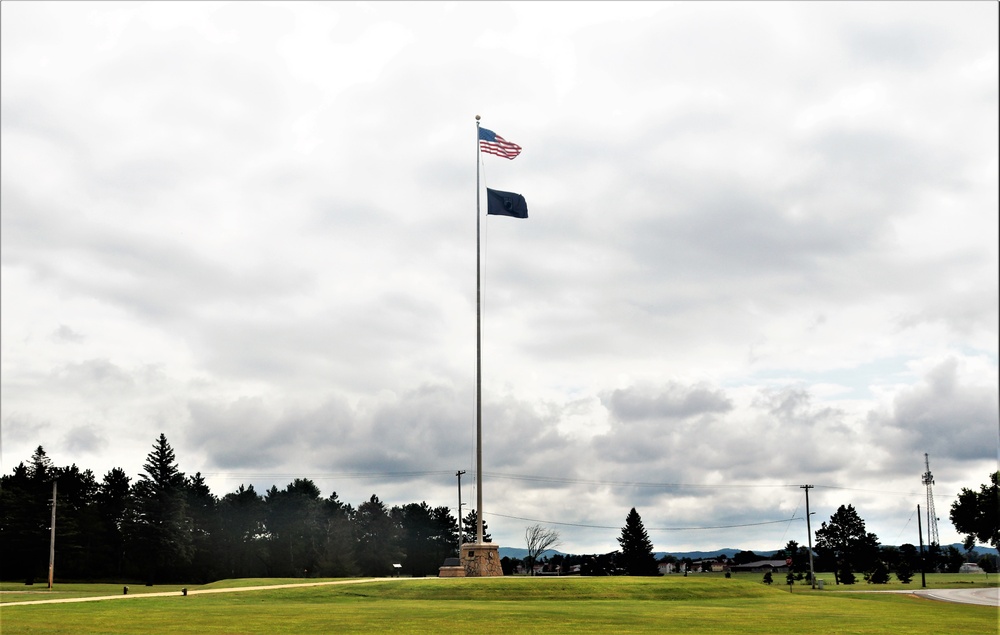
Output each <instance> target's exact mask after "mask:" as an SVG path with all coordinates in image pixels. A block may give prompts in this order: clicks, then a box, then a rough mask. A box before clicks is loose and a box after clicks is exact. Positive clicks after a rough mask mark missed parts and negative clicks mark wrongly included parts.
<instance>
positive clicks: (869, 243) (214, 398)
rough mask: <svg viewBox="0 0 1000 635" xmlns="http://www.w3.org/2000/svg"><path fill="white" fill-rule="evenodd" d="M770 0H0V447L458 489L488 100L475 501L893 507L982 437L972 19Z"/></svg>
mask: <svg viewBox="0 0 1000 635" xmlns="http://www.w3.org/2000/svg"><path fill="white" fill-rule="evenodd" d="M762 6H763V5H760V6H758V5H747V6H743V5H740V6H734V7H732V10H731V11H727V12H725V15H720V14H719V12H718V11H714V9H712V8H711V7H710V8H709V9H708V10H705V9H704V8H702V7H699V6H696V5H690V6H689V5H660V4H656V3H636V4H627V3H626V4H622V3H618V4H615V5H614V6H612V5H611V4H610V3H583V4H581V5H580V6H579V7H577V8H576V10H574V11H573V12H570V13H567V12H565V11H564V10H562V9H561V8H556V7H554V5H553V6H550V5H548V4H546V3H534V4H532V3H525V4H520V3H511V4H491V5H488V6H484V7H479V6H476V7H473V6H466V5H463V4H457V5H447V4H436V3H431V4H422V5H412V6H411V5H391V6H389V5H386V6H381V5H379V6H371V7H369V6H360V5H358V6H355V5H349V4H343V3H315V4H308V3H307V4H296V5H264V4H248V5H232V6H229V5H227V6H205V5H199V4H195V3H181V4H176V5H173V4H172V5H166V4H163V5H160V4H155V3H154V4H148V5H147V4H143V5H125V4H122V5H107V6H105V5H92V4H85V3H83V4H74V5H72V6H66V7H59V8H58V9H56V8H54V7H53V6H50V5H46V4H44V3H41V4H39V3H14V4H5V5H4V20H3V21H2V23H0V29H2V38H0V41H2V55H0V65H2V68H0V70H2V76H3V91H2V100H0V119H2V124H0V127H2V133H3V139H4V143H3V147H2V153H3V156H2V165H3V170H2V173H0V190H2V191H0V193H2V202H3V214H2V215H0V241H2V251H0V254H2V255H0V276H2V284H0V294H2V301H0V310H2V313H3V329H4V337H3V351H2V352H3V361H4V369H3V373H2V376H0V383H2V386H0V388H2V392H3V395H4V398H3V400H2V402H0V409H2V413H0V421H2V423H3V440H4V442H5V444H4V447H3V451H4V457H3V458H4V460H5V465H11V464H12V463H16V461H17V460H26V459H27V457H29V456H30V454H31V452H32V451H33V450H34V448H35V447H36V446H37V445H38V444H40V443H41V444H43V445H45V447H46V449H47V450H49V452H50V455H52V456H53V459H54V460H55V461H56V462H57V463H70V462H76V463H77V464H79V465H80V466H81V467H90V468H92V469H94V471H95V473H103V472H104V471H106V470H107V469H110V468H111V467H116V466H122V467H124V468H125V469H126V470H127V471H129V472H130V473H131V474H135V473H137V472H138V470H140V469H141V464H142V462H143V457H144V456H145V454H146V453H147V452H148V451H149V448H150V443H151V442H152V441H153V440H154V439H155V438H156V436H157V435H158V434H159V433H160V432H164V433H166V434H167V436H168V438H169V439H170V441H171V443H173V444H174V446H175V448H176V450H177V452H178V457H179V460H180V462H181V468H182V469H183V470H185V471H188V472H194V471H202V472H203V473H206V474H208V475H209V476H208V478H209V479H210V483H212V487H213V490H216V489H218V492H217V493H220V494H222V493H225V492H226V491H230V489H229V488H233V489H234V488H235V487H236V486H237V485H239V484H240V483H242V482H246V481H251V482H253V483H254V484H255V486H257V487H259V488H261V489H266V488H268V487H270V486H271V485H273V484H275V482H276V481H278V485H279V486H280V485H283V483H281V482H280V481H281V480H282V479H287V480H288V481H290V480H291V478H294V477H295V476H308V477H311V478H316V479H317V482H318V483H319V484H320V486H321V487H322V488H323V490H324V492H327V493H328V492H329V491H330V490H331V489H336V490H337V491H338V492H340V493H341V494H342V495H343V497H344V498H345V500H349V501H355V502H360V501H362V500H366V499H367V497H368V496H370V495H371V494H372V493H377V494H378V495H379V496H380V497H382V498H383V500H387V501H389V502H390V503H393V504H394V503H397V502H400V503H403V502H411V501H415V500H428V501H429V502H433V503H434V504H454V503H453V502H452V499H453V498H454V495H455V491H454V487H455V482H454V476H453V474H454V471H455V470H459V469H466V470H469V476H468V477H467V478H468V479H471V478H472V473H471V470H470V467H471V465H472V464H473V462H474V459H473V457H474V453H473V449H474V424H475V402H474V394H475V311H476V298H475V245H474V240H475V221H476V219H475V201H476V191H475V178H476V175H475V171H476V165H475V164H474V160H475V155H474V154H473V152H474V150H475V139H474V120H473V119H472V117H473V116H474V115H476V114H480V115H482V116H483V120H482V123H483V125H485V126H486V127H488V128H490V129H493V130H495V131H496V132H498V133H500V134H501V135H503V136H505V137H506V138H508V139H510V140H512V141H514V142H516V143H519V144H521V145H522V146H523V148H524V151H523V153H522V154H521V156H519V157H518V158H517V159H516V160H514V161H506V160H504V159H498V158H496V157H484V158H483V162H482V165H481V168H482V171H481V172H480V177H481V184H485V185H487V186H489V187H493V188H499V189H509V190H513V191H518V192H520V193H522V194H524V195H525V196H526V198H527V201H528V205H529V209H530V210H531V217H530V218H529V219H528V220H527V221H516V220H513V219H509V218H496V217H491V218H487V219H485V222H484V224H483V235H484V238H485V240H484V243H483V247H484V249H483V255H484V262H485V266H484V271H483V273H484V278H483V283H484V289H485V295H484V302H483V308H484V348H483V352H484V373H483V422H484V436H485V444H486V447H485V448H484V450H485V451H484V454H485V456H484V464H485V466H484V471H485V472H487V474H488V475H489V476H490V477H491V478H488V479H487V484H486V485H485V488H486V491H485V494H486V499H487V503H486V504H487V507H489V508H491V509H493V510H494V511H496V513H498V514H507V515H508V516H516V517H518V518H534V519H541V520H553V521H555V520H558V521H564V522H570V523H574V522H575V523H576V524H578V525H588V524H593V525H607V524H615V523H621V522H622V519H623V518H624V514H625V513H627V511H628V509H629V508H630V507H631V506H632V505H637V506H640V507H641V508H642V509H641V511H642V512H643V518H644V520H647V526H654V527H671V526H677V525H679V524H684V525H686V526H698V525H707V524H718V525H722V524H741V523H743V524H747V525H748V526H746V527H741V528H736V529H732V530H725V531H721V532H720V533H705V532H695V534H697V535H695V534H692V533H690V532H689V533H686V534H685V533H683V532H682V533H674V534H670V533H669V532H661V533H660V534H658V535H657V538H656V539H657V540H663V541H665V542H668V543H669V544H670V545H671V546H672V547H681V546H683V545H689V546H691V547H692V548H694V547H696V546H698V547H704V548H716V547H720V546H722V545H727V546H730V545H731V546H746V547H757V548H776V547H778V546H780V544H775V543H776V542H777V541H778V540H779V539H780V538H783V537H784V533H785V532H793V531H799V530H798V529H796V528H795V527H794V525H780V524H779V525H765V526H757V525H752V526H750V524H751V523H756V522H759V521H762V520H765V521H770V520H773V519H775V518H790V517H791V516H792V515H793V513H794V512H795V511H796V509H797V507H801V504H802V495H803V493H802V491H801V490H800V489H799V487H798V486H799V485H800V484H802V483H807V482H808V483H813V484H816V485H817V490H816V491H815V492H814V494H815V496H816V501H815V505H816V506H817V509H819V510H820V513H825V512H824V511H823V510H824V506H831V507H832V509H835V508H836V506H837V505H839V504H842V503H844V502H854V503H856V504H857V506H858V507H859V509H863V510H864V513H865V514H866V519H868V517H869V516H870V518H871V526H872V528H873V529H875V530H876V531H879V532H881V533H880V535H881V534H882V533H885V532H886V531H888V532H889V533H890V534H891V533H895V534H899V531H900V529H901V525H902V524H903V523H905V522H906V518H908V517H909V515H910V513H911V510H910V501H909V499H908V497H909V496H910V494H915V495H917V497H918V499H919V496H920V495H922V492H921V491H920V482H919V474H920V472H921V471H922V469H923V465H922V458H923V453H924V452H928V453H930V454H931V459H932V461H933V463H934V465H935V468H934V469H935V473H936V474H939V475H940V476H939V477H938V479H939V480H938V482H939V484H940V487H941V488H942V490H941V491H942V492H951V491H957V490H958V489H959V488H960V487H962V486H974V485H975V483H977V482H978V481H977V480H976V479H980V480H981V479H982V475H983V474H985V473H986V471H987V470H988V469H989V468H990V467H991V466H993V465H995V456H993V454H992V452H993V449H994V448H995V447H996V443H997V438H996V432H997V430H996V421H997V416H998V415H997V410H998V406H997V401H996V390H995V388H996V383H997V362H996V359H997V334H996V328H995V327H996V324H997V293H996V289H997V288H998V285H997V271H998V266H997V245H996V236H997V234H998V226H997V218H996V214H995V210H996V178H997V175H996V156H997V153H998V146H997V138H998V135H997V123H996V120H997V117H996V104H997V93H998V90H997V80H996V77H997V59H996V49H997V45H998V32H997V28H996V20H995V17H996V15H995V9H993V7H992V6H991V5H988V4H978V3H969V4H965V5H961V6H958V7H951V6H949V7H947V8H943V5H940V6H939V5H935V4H931V3H927V4H921V5H919V6H912V7H911V6H907V7H901V6H894V5H891V4H889V5H868V4H846V5H842V4H835V3H830V4H816V5H808V4H807V5H800V4H788V5H780V6H779V5H773V6H772V5H767V7H766V10H762ZM70 344H71V345H70ZM88 462H89V463H88ZM401 473H403V474H408V475H409V476H394V474H401ZM345 474H352V475H354V476H344V475H345ZM358 475H363V476H358ZM973 481H975V482H973ZM469 482H471V480H470V481H467V483H469ZM470 487H471V486H470ZM900 492H903V493H904V494H902V495H901V494H900ZM467 494H471V491H467ZM832 509H831V510H830V511H831V512H832ZM490 521H491V522H490V524H491V528H492V529H493V530H494V536H496V537H497V539H498V540H500V541H501V542H503V541H507V542H508V543H513V542H517V541H519V540H520V538H519V537H520V536H521V535H522V533H523V532H522V530H523V527H522V526H521V525H523V523H522V522H521V521H516V520H510V519H507V520H504V519H503V518H502V517H500V516H497V517H496V518H491V519H490ZM566 531H567V533H566V540H565V541H564V542H565V543H566V545H565V546H566V548H568V549H580V550H594V551H599V550H610V549H613V548H614V543H613V538H614V536H613V535H611V536H610V537H609V535H606V534H608V533H609V532H606V531H605V532H601V531H598V530H593V529H588V528H587V527H576V528H575V529H572V530H571V529H568V528H567V530H566ZM614 533H615V532H610V534H614ZM800 533H801V532H800ZM799 539H800V541H804V540H803V539H802V538H799Z"/></svg>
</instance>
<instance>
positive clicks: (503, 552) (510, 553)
mask: <svg viewBox="0 0 1000 635" xmlns="http://www.w3.org/2000/svg"><path fill="white" fill-rule="evenodd" d="M802 546H803V547H804V546H805V545H802ZM943 547H944V548H946V549H947V548H948V547H955V548H956V549H958V550H959V551H961V552H962V553H965V550H964V549H963V548H962V545H961V543H957V542H956V543H954V544H952V545H943ZM741 551H745V550H744V549H733V548H726V549H716V550H714V551H655V552H653V555H654V556H656V559H657V560H659V559H660V558H662V557H664V556H668V555H669V556H673V557H675V558H677V559H678V560H682V559H684V558H691V559H692V560H706V559H709V558H717V557H718V556H719V555H721V554H725V556H726V557H727V558H732V557H733V556H735V555H736V554H738V553H739V552H741ZM777 551H779V550H778V549H774V550H771V551H754V553H755V554H757V555H758V556H761V557H763V558H768V557H770V556H772V555H774V554H775V552H777ZM975 552H976V554H977V556H985V555H993V556H995V555H997V550H996V549H994V548H993V547H980V546H977V547H976V549H975ZM556 554H561V555H564V556H566V555H591V554H569V553H567V552H565V551H558V550H556V551H553V550H549V551H546V552H545V553H544V554H542V557H543V558H544V557H552V556H554V555H556ZM527 555H528V550H527V549H519V548H517V547H500V557H501V558H504V557H507V558H517V559H519V560H520V559H523V558H524V557H525V556H527Z"/></svg>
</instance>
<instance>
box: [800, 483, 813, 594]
mask: <svg viewBox="0 0 1000 635" xmlns="http://www.w3.org/2000/svg"><path fill="white" fill-rule="evenodd" d="M812 488H813V486H812V485H799V489H804V490H805V491H806V532H807V533H808V534H809V582H810V583H811V584H812V588H814V589H815V588H816V572H815V571H814V570H813V532H812V523H810V522H809V490H811V489H812Z"/></svg>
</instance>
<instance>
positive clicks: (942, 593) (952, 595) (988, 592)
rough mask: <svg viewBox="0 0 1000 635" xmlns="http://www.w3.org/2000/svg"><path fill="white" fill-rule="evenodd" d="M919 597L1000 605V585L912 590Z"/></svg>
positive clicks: (963, 602) (962, 602)
mask: <svg viewBox="0 0 1000 635" xmlns="http://www.w3.org/2000/svg"><path fill="white" fill-rule="evenodd" d="M914 594H916V595H919V596H920V597H925V598H930V599H932V600H942V601H944V602H959V603H961V604H981V605H983V606H997V607H1000V587H991V588H988V589H920V590H919V591H914Z"/></svg>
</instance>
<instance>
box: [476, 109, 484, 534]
mask: <svg viewBox="0 0 1000 635" xmlns="http://www.w3.org/2000/svg"><path fill="white" fill-rule="evenodd" d="M480 156H481V155H480V152H479V115H476V544H477V545H481V544H483V351H482V348H483V317H482V309H481V302H482V294H481V293H480V290H479V287H480V279H479V278H480V275H481V273H480V272H481V271H482V264H481V262H480V254H479V243H480V231H479V219H480V218H481V214H480V211H479V158H480Z"/></svg>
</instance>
